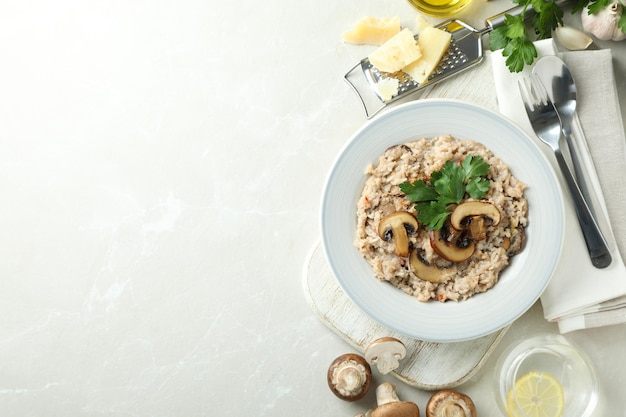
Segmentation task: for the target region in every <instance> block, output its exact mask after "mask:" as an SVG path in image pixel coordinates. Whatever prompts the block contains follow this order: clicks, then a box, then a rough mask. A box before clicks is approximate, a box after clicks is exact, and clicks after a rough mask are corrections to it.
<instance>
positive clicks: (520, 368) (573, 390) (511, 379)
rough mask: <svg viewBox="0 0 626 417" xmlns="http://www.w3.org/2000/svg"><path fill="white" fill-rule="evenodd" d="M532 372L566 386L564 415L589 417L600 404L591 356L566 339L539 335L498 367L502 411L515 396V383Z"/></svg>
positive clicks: (519, 345)
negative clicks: (545, 374)
mask: <svg viewBox="0 0 626 417" xmlns="http://www.w3.org/2000/svg"><path fill="white" fill-rule="evenodd" d="M530 372H538V373H547V374H549V375H551V376H553V377H554V378H556V379H557V380H558V381H559V383H560V384H561V386H562V387H563V394H564V406H565V408H564V410H563V413H562V416H564V417H565V416H567V417H588V416H590V415H591V414H592V413H593V410H594V409H595V408H596V405H597V404H598V398H599V393H598V391H599V389H598V381H597V377H596V373H595V370H594V368H593V364H592V363H591V361H590V360H589V358H588V356H587V355H586V354H585V353H584V352H583V351H581V350H580V349H579V348H577V347H576V346H574V345H572V344H571V343H570V342H568V341H567V339H565V338H564V337H563V336H560V335H551V334H540V335H536V336H533V337H531V338H529V339H526V340H523V341H521V342H519V343H517V344H514V345H513V346H510V347H509V348H508V349H507V350H506V351H505V352H504V353H503V354H502V356H501V357H500V358H499V359H498V362H497V363H496V368H495V375H494V377H495V385H496V387H495V388H496V389H495V393H496V400H497V403H498V406H499V407H500V410H501V411H502V413H503V414H504V415H509V413H508V411H507V397H508V396H509V393H510V392H511V390H513V392H512V395H515V391H514V390H515V382H516V381H518V380H519V379H520V378H522V377H523V376H524V375H527V374H528V373H530Z"/></svg>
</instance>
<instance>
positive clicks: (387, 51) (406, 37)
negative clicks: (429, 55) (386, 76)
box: [368, 28, 422, 72]
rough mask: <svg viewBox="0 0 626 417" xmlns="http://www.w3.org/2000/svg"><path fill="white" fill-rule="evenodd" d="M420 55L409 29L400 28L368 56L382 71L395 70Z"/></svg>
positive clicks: (398, 69)
mask: <svg viewBox="0 0 626 417" xmlns="http://www.w3.org/2000/svg"><path fill="white" fill-rule="evenodd" d="M420 56H422V53H421V51H420V47H419V46H418V45H417V42H416V41H415V37H414V36H413V33H412V32H411V30H410V29H407V28H405V29H402V30H401V31H400V32H399V33H398V34H397V35H395V36H394V37H393V38H391V39H389V40H388V41H387V42H385V43H384V44H382V45H381V46H379V47H378V49H376V50H375V51H374V52H372V53H371V54H370V56H369V57H368V58H369V60H370V62H371V64H372V65H373V66H375V67H376V68H378V69H379V70H380V71H383V72H396V71H400V70H401V69H402V68H404V67H406V66H407V65H409V64H410V63H412V62H413V61H415V60H416V59H419V57H420Z"/></svg>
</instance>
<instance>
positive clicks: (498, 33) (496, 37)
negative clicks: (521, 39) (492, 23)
mask: <svg viewBox="0 0 626 417" xmlns="http://www.w3.org/2000/svg"><path fill="white" fill-rule="evenodd" d="M506 32H507V27H506V26H500V27H499V28H495V29H494V30H493V31H492V32H491V34H490V35H489V49H491V50H492V51H497V50H498V49H504V47H505V46H506V44H507V43H509V38H507V37H506Z"/></svg>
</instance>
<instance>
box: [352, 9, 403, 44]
mask: <svg viewBox="0 0 626 417" xmlns="http://www.w3.org/2000/svg"><path fill="white" fill-rule="evenodd" d="M398 32H400V19H399V18H397V17H380V18H377V17H370V16H368V17H364V18H363V19H361V20H359V21H358V22H357V23H356V25H355V26H354V27H353V28H352V29H350V30H348V31H346V32H344V33H343V41H344V42H347V43H353V44H355V45H376V46H380V45H382V44H383V43H385V42H387V41H388V40H389V39H391V38H392V37H394V36H395V35H397V34H398Z"/></svg>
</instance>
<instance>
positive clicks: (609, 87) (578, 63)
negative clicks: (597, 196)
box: [562, 49, 626, 259]
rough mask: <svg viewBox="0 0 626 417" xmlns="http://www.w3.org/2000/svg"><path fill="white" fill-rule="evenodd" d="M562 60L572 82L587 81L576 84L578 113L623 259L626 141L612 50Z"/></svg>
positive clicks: (574, 54)
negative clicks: (570, 75) (578, 98)
mask: <svg viewBox="0 0 626 417" xmlns="http://www.w3.org/2000/svg"><path fill="white" fill-rule="evenodd" d="M562 59H563V61H564V62H565V63H566V64H567V67H568V68H569V70H570V72H571V73H572V77H574V81H576V80H588V81H587V82H579V83H577V84H576V88H577V90H578V95H579V96H580V97H583V98H584V99H582V100H580V101H579V103H578V114H579V118H580V122H581V124H582V128H583V130H584V132H585V136H586V138H587V146H588V147H589V151H590V152H591V157H592V159H593V161H594V165H595V168H596V172H597V174H598V178H599V179H600V185H601V187H602V193H603V194H604V202H605V204H606V209H607V212H608V215H609V219H610V222H611V228H612V229H613V234H614V235H615V241H616V243H617V247H618V249H619V252H620V254H621V255H622V259H626V215H625V214H624V207H625V205H626V182H625V181H624V175H626V143H625V140H624V126H623V123H622V116H621V113H620V107H619V98H618V96H617V88H616V86H615V76H614V73H613V61H612V56H611V51H610V50H608V49H603V50H598V51H579V52H564V53H563V54H562ZM596 80H597V82H596ZM624 104H626V103H624Z"/></svg>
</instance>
